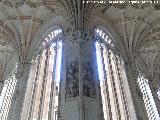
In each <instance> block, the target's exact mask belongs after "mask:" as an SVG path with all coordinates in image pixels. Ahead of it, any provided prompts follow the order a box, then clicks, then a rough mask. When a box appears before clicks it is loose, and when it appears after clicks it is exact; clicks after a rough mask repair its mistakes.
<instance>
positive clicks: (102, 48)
mask: <svg viewBox="0 0 160 120" xmlns="http://www.w3.org/2000/svg"><path fill="white" fill-rule="evenodd" d="M99 46H100V53H101V61H102V66H103V75H104V80H103V81H102V82H103V86H101V87H102V89H104V90H103V91H102V92H105V96H104V97H105V98H104V99H105V103H106V106H105V107H106V112H107V113H104V114H107V120H108V119H109V120H110V118H112V112H111V106H110V99H109V91H108V86H107V85H106V83H107V69H106V67H107V64H106V63H105V62H106V59H105V57H106V56H105V53H106V50H105V48H104V47H103V46H102V44H100V43H99Z"/></svg>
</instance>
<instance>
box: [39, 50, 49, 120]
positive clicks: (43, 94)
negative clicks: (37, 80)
mask: <svg viewBox="0 0 160 120" xmlns="http://www.w3.org/2000/svg"><path fill="white" fill-rule="evenodd" d="M48 51H49V50H48V48H47V50H46V53H45V55H46V60H45V67H44V75H43V81H42V89H41V97H40V104H39V112H38V120H42V118H43V109H44V97H45V90H46V78H47V67H48V62H49V55H48Z"/></svg>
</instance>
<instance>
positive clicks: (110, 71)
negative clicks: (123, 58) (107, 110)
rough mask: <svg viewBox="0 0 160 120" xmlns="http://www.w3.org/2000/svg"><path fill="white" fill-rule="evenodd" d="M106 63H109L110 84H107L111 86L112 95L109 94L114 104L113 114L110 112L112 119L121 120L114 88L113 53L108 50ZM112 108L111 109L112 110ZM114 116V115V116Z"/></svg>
mask: <svg viewBox="0 0 160 120" xmlns="http://www.w3.org/2000/svg"><path fill="white" fill-rule="evenodd" d="M108 62H109V64H108V65H109V73H110V82H109V84H110V85H111V86H112V88H111V89H112V93H111V94H113V95H112V96H113V102H114V105H113V106H114V107H115V112H113V111H114V110H113V111H112V119H117V120H119V119H121V115H120V109H119V104H118V96H117V92H116V91H117V88H116V86H115V85H116V84H115V76H114V74H115V73H114V70H113V69H114V68H113V67H114V66H113V64H114V63H113V53H112V52H111V51H110V50H108ZM113 106H112V108H114V107H113ZM114 114H115V115H114Z"/></svg>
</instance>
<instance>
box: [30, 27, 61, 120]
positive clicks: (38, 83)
mask: <svg viewBox="0 0 160 120" xmlns="http://www.w3.org/2000/svg"><path fill="white" fill-rule="evenodd" d="M62 34H63V33H62V29H61V28H60V27H59V26H55V27H52V28H50V29H49V30H48V31H47V32H46V33H45V34H44V35H43V37H42V45H41V46H40V52H39V54H38V55H37V58H36V63H37V64H36V66H37V68H36V73H35V81H34V86H33V90H32V97H31V102H30V110H29V115H28V120H37V119H43V120H49V119H51V120H57V111H58V95H59V82H60V71H61V70H60V69H61V59H62V44H63V43H62V39H61V36H62Z"/></svg>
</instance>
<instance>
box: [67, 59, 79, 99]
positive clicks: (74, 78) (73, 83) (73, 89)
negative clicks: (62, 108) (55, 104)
mask: <svg viewBox="0 0 160 120" xmlns="http://www.w3.org/2000/svg"><path fill="white" fill-rule="evenodd" d="M77 96H79V64H78V59H75V60H74V61H71V62H70V63H69V64H68V65H67V76H66V92H65V98H66V99H67V98H72V97H77Z"/></svg>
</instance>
